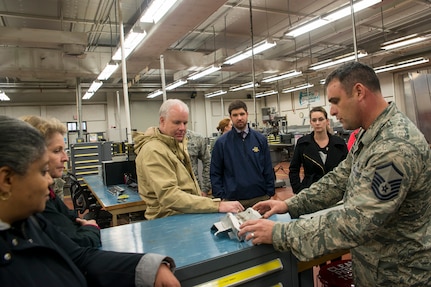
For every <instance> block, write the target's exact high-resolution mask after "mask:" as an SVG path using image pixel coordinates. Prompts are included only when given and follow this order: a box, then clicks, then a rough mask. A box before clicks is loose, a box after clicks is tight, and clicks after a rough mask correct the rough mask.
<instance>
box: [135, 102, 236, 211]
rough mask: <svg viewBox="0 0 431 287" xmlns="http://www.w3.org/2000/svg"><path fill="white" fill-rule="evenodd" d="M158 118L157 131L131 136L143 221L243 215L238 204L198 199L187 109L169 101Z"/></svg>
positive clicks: (161, 109)
mask: <svg viewBox="0 0 431 287" xmlns="http://www.w3.org/2000/svg"><path fill="white" fill-rule="evenodd" d="M159 116H160V119H159V127H158V128H157V127H150V128H148V129H147V131H145V133H140V132H136V133H134V135H133V140H134V146H135V153H136V154H137V157H136V160H135V161H136V172H137V177H138V185H139V187H138V189H139V194H140V195H141V197H142V199H143V200H144V201H145V202H146V204H147V210H146V212H145V217H146V218H147V219H155V218H161V217H166V216H170V215H174V214H182V213H211V212H240V211H243V210H244V207H243V206H242V205H241V204H240V203H239V202H238V201H220V200H217V199H211V198H207V197H202V196H201V190H200V188H199V184H198V182H197V180H196V177H195V175H194V174H193V170H192V165H191V162H190V158H189V155H188V153H187V139H186V138H185V134H186V131H187V122H188V117H189V109H188V107H187V105H186V104H185V103H184V102H182V101H180V100H177V99H169V100H167V101H165V102H164V103H163V104H162V106H161V107H160V111H159Z"/></svg>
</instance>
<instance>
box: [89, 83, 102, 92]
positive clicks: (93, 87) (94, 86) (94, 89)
mask: <svg viewBox="0 0 431 287" xmlns="http://www.w3.org/2000/svg"><path fill="white" fill-rule="evenodd" d="M102 85H103V82H101V81H93V83H92V84H91V86H90V88H89V89H88V91H89V92H91V93H95V92H97V90H98V89H99V88H100V87H101V86H102Z"/></svg>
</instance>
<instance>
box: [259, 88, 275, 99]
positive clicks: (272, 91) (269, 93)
mask: <svg viewBox="0 0 431 287" xmlns="http://www.w3.org/2000/svg"><path fill="white" fill-rule="evenodd" d="M277 93H278V92H277V91H276V90H271V91H265V92H260V93H257V94H256V98H260V97H266V96H270V95H275V94H277Z"/></svg>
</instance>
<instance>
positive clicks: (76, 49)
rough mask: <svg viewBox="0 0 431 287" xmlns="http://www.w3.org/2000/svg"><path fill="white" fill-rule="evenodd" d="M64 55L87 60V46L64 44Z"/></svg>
mask: <svg viewBox="0 0 431 287" xmlns="http://www.w3.org/2000/svg"><path fill="white" fill-rule="evenodd" d="M63 53H64V54H65V55H67V56H72V57H78V58H85V46H84V45H80V44H63Z"/></svg>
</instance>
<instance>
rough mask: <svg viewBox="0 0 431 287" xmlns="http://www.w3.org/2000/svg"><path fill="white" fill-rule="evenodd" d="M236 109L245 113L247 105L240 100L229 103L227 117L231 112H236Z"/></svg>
mask: <svg viewBox="0 0 431 287" xmlns="http://www.w3.org/2000/svg"><path fill="white" fill-rule="evenodd" d="M237 109H244V111H246V112H247V105H246V104H245V103H244V102H243V101H240V100H235V101H233V102H232V103H230V105H229V108H228V111H229V115H230V114H231V112H232V111H233V110H237Z"/></svg>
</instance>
